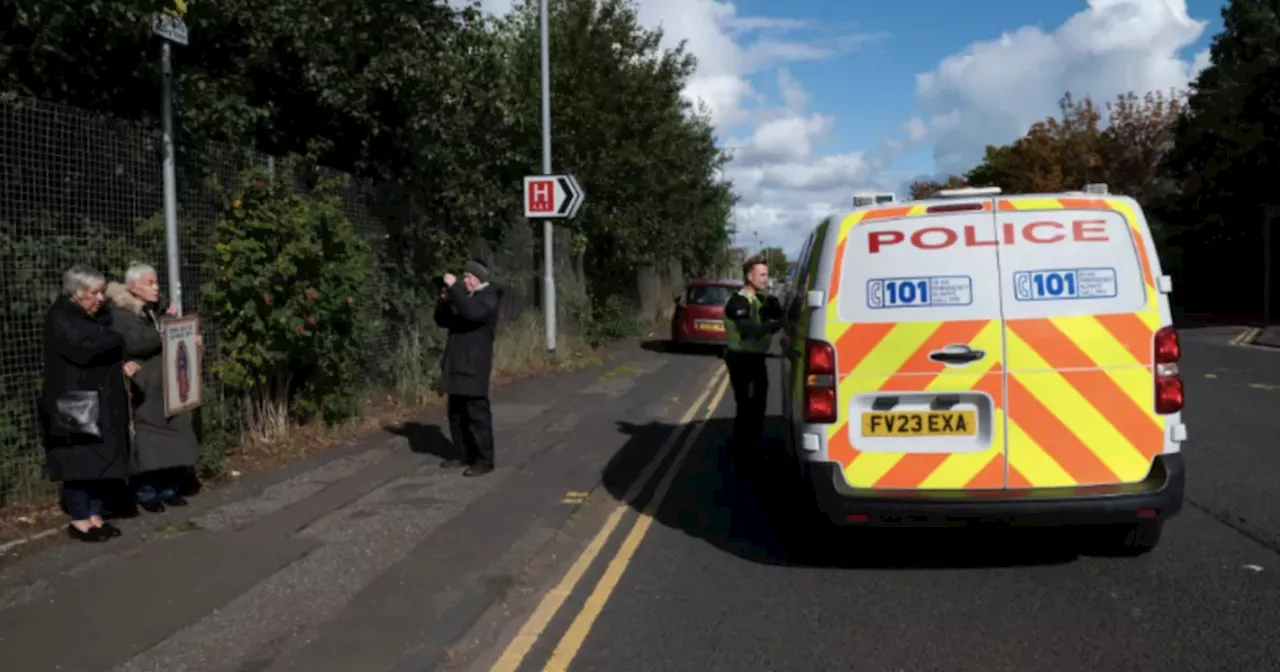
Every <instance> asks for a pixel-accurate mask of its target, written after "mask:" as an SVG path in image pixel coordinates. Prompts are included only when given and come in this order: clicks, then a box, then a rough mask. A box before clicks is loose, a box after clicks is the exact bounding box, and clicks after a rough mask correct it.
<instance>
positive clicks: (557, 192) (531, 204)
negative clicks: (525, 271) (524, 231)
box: [524, 139, 585, 352]
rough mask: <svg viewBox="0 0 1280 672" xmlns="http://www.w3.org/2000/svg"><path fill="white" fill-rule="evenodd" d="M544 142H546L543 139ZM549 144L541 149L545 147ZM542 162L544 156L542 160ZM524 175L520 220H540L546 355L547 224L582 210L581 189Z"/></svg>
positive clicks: (564, 178)
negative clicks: (522, 209)
mask: <svg viewBox="0 0 1280 672" xmlns="http://www.w3.org/2000/svg"><path fill="white" fill-rule="evenodd" d="M544 142H546V140H545V139H544ZM549 146H550V144H546V145H544V147H549ZM544 159H545V156H544ZM550 173H551V171H550V170H547V171H546V174H545V175H527V176H525V178H524V216H525V217H527V218H529V219H541V220H542V236H543V241H542V257H543V259H542V266H543V268H542V270H543V273H542V296H543V301H542V304H543V310H544V311H545V314H544V315H543V320H544V321H545V323H546V330H547V352H555V351H556V294H555V292H556V280H555V273H554V271H555V266H554V260H555V258H554V256H553V254H552V244H551V220H553V219H572V218H573V217H576V216H577V214H578V210H579V209H580V208H581V207H582V202H583V200H585V199H584V196H585V195H584V194H583V192H582V187H581V186H579V185H578V181H577V180H576V179H574V177H573V176H572V175H552V174H550Z"/></svg>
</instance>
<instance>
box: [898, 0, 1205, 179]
mask: <svg viewBox="0 0 1280 672" xmlns="http://www.w3.org/2000/svg"><path fill="white" fill-rule="evenodd" d="M1205 25H1206V22H1205V21H1200V20H1194V19H1192V18H1191V17H1190V16H1189V15H1188V14H1187V4H1186V2H1185V0H1089V2H1088V6H1087V7H1086V8H1085V9H1083V10H1082V11H1080V12H1079V13H1077V14H1075V15H1074V16H1072V17H1071V18H1070V19H1068V20H1067V21H1066V22H1065V23H1063V24H1062V25H1061V26H1059V27H1058V28H1057V29H1055V30H1052V31H1051V32H1044V31H1042V30H1041V29H1040V28H1038V27H1033V26H1025V27H1022V28H1019V29H1017V30H1015V31H1013V32H1007V33H1004V34H1003V35H1001V36H1000V37H999V38H996V39H991V40H986V41H982V42H976V43H974V44H972V45H970V46H969V47H968V48H967V49H965V50H964V51H962V52H960V53H957V54H953V55H951V56H948V57H947V58H945V59H943V60H942V62H941V63H939V64H938V67H937V68H935V69H934V70H933V71H931V72H927V73H924V74H921V75H918V76H917V79H916V97H917V102H918V104H919V106H920V108H921V109H922V111H924V112H925V113H926V115H927V116H930V117H931V121H930V126H931V129H930V130H931V132H932V133H933V134H934V135H935V136H936V138H937V144H936V145H935V147H934V160H935V162H936V164H937V165H936V167H937V169H938V171H939V172H942V173H950V172H963V171H965V170H967V169H969V168H971V167H972V166H973V165H975V164H976V163H977V162H978V161H980V160H981V158H982V155H983V148H984V147H985V146H986V145H988V144H1003V143H1007V142H1009V141H1011V140H1013V139H1014V138H1017V137H1018V136H1020V135H1022V134H1023V133H1025V132H1026V130H1027V128H1029V127H1030V125H1031V124H1032V123H1034V122H1036V121H1039V120H1041V119H1043V118H1045V117H1046V116H1048V115H1051V114H1054V113H1056V112H1057V103H1058V100H1059V99H1060V98H1061V97H1062V95H1063V94H1064V93H1066V92H1067V91H1070V92H1072V94H1073V95H1075V96H1076V97H1077V98H1080V97H1082V96H1084V95H1089V96H1091V97H1093V99H1094V100H1095V101H1098V102H1100V103H1101V102H1104V101H1107V100H1112V99H1114V98H1115V97H1116V96H1118V95H1120V94H1123V93H1126V92H1128V91H1134V92H1137V93H1145V92H1148V91H1156V90H1159V91H1165V92H1167V91H1169V90H1170V89H1171V88H1183V87H1185V86H1186V84H1187V82H1188V81H1189V80H1190V79H1191V78H1193V77H1194V76H1195V74H1196V73H1198V72H1199V71H1200V70H1201V69H1202V68H1203V67H1204V66H1205V65H1207V63H1208V52H1207V51H1206V52H1201V53H1199V54H1196V55H1195V56H1194V58H1193V60H1190V61H1188V60H1186V59H1184V58H1183V57H1182V56H1180V53H1181V52H1182V51H1183V50H1185V48H1186V47H1188V46H1190V45H1191V44H1193V43H1194V42H1195V41H1196V40H1197V39H1198V38H1199V37H1200V35H1201V33H1202V32H1203V31H1204V28H1205ZM909 123H910V122H909ZM919 128H920V127H919V126H916V127H914V128H913V129H911V130H910V131H909V132H908V134H909V136H915V135H916V134H915V133H914V131H917V130H919ZM921 139H923V138H921Z"/></svg>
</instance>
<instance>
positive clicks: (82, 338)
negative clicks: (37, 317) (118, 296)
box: [40, 266, 137, 541]
mask: <svg viewBox="0 0 1280 672" xmlns="http://www.w3.org/2000/svg"><path fill="white" fill-rule="evenodd" d="M105 284H106V282H105V279H104V278H103V277H102V274H101V273H98V272H97V271H95V270H93V269H91V268H87V267H83V266H76V267H74V268H72V269H71V270H69V271H67V273H66V274H65V275H64V276H63V282H62V285H63V287H62V289H63V292H62V294H61V295H60V296H59V297H58V298H57V299H55V300H54V302H53V305H52V306H50V308H49V311H48V313H46V314H45V321H44V385H43V391H42V394H41V399H40V420H41V429H42V431H43V434H44V447H45V461H46V468H47V470H48V475H49V479H50V480H52V481H54V482H55V483H56V482H61V483H62V486H63V504H64V506H65V507H66V510H67V513H68V514H69V515H70V516H71V525H70V526H69V527H68V528H67V533H68V534H69V535H70V536H71V537H72V538H74V539H78V540H80V541H105V540H107V539H109V538H111V537H114V536H118V535H119V534H120V531H119V529H117V528H116V527H114V526H112V525H111V524H110V523H105V522H103V520H102V506H103V498H104V493H105V490H106V489H107V487H109V486H110V485H111V481H121V482H122V481H123V480H124V479H125V478H126V477H127V476H128V475H129V416H128V396H127V393H126V391H125V375H126V371H127V372H129V373H133V372H135V371H136V370H137V368H136V365H132V364H131V365H130V366H129V367H127V368H126V366H125V363H124V339H123V338H121V337H120V335H119V334H117V333H115V332H114V331H112V330H111V312H110V311H109V310H106V309H105V307H104V303H105V297H104V296H103V291H104V285H105Z"/></svg>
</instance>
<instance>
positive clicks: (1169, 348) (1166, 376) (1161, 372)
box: [1155, 326, 1184, 415]
mask: <svg viewBox="0 0 1280 672" xmlns="http://www.w3.org/2000/svg"><path fill="white" fill-rule="evenodd" d="M1179 359H1182V344H1180V343H1179V342H1178V332H1177V331H1176V330H1174V328H1173V327H1172V326H1169V327H1161V328H1160V329H1159V330H1157V331H1156V335H1155V379H1156V413H1160V414H1162V415H1164V414H1169V413H1177V412H1178V411H1181V410H1182V404H1183V400H1184V399H1183V397H1184V395H1183V386H1182V376H1181V373H1180V372H1179V370H1178V360H1179Z"/></svg>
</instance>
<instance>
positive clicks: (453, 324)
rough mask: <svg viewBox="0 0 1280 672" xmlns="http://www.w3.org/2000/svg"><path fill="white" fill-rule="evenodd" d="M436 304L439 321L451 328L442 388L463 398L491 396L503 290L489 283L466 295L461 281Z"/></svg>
mask: <svg viewBox="0 0 1280 672" xmlns="http://www.w3.org/2000/svg"><path fill="white" fill-rule="evenodd" d="M446 295H447V297H448V298H447V299H442V300H440V302H438V303H437V304H436V312H435V320H436V324H438V325H440V326H441V327H443V328H445V329H448V330H449V340H448V341H447V342H446V344H445V347H444V358H443V359H442V360H441V362H440V367H441V373H442V383H443V391H444V393H445V394H452V395H458V396H462V397H487V396H489V381H490V377H491V374H492V372H493V341H494V338H495V337H496V335H497V328H498V305H499V302H500V298H501V297H500V293H499V291H498V289H497V287H495V286H494V285H486V286H484V287H482V288H480V289H478V290H476V293H475V294H467V290H466V288H464V287H463V286H462V281H461V280H459V281H458V282H455V283H453V286H452V287H450V288H449V289H448V290H447V293H446Z"/></svg>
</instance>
